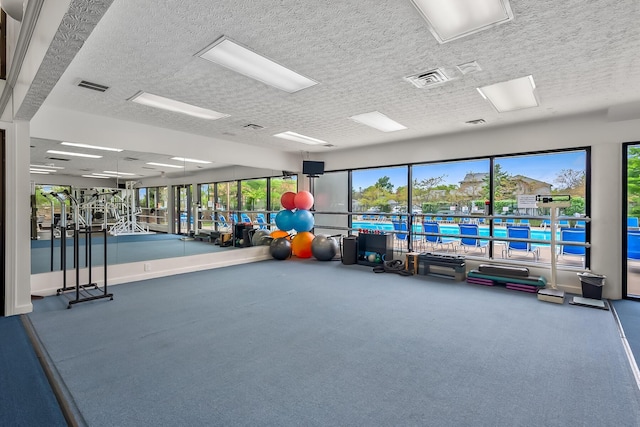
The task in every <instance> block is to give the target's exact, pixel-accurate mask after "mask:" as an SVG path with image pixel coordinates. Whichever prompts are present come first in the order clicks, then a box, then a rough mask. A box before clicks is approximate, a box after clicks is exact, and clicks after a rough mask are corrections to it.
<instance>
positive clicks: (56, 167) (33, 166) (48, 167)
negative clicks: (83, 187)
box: [29, 165, 64, 169]
mask: <svg viewBox="0 0 640 427" xmlns="http://www.w3.org/2000/svg"><path fill="white" fill-rule="evenodd" d="M29 166H30V167H32V168H46V169H64V168H63V167H62V166H51V165H29Z"/></svg>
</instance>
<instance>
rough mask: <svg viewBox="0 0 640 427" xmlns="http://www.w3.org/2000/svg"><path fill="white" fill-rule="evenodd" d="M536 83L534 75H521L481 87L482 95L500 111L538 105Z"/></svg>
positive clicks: (479, 90)
mask: <svg viewBox="0 0 640 427" xmlns="http://www.w3.org/2000/svg"><path fill="white" fill-rule="evenodd" d="M535 88H536V84H535V82H534V81H533V76H527V77H520V78H519V79H513V80H509V81H506V82H502V83H496V84H493V85H489V86H484V87H479V88H478V92H480V95H482V97H483V98H484V99H486V100H488V101H489V102H491V104H492V105H493V108H495V109H496V110H497V111H498V112H499V113H505V112H507V111H516V110H522V109H523V108H531V107H537V106H538V105H539V104H538V99H537V98H536V92H535Z"/></svg>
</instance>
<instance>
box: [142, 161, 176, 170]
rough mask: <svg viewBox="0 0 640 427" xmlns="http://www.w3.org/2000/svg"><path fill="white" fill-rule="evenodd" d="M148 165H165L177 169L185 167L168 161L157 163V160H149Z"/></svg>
mask: <svg viewBox="0 0 640 427" xmlns="http://www.w3.org/2000/svg"><path fill="white" fill-rule="evenodd" d="M147 164H148V165H151V166H165V167H167V168H176V169H182V168H184V166H179V165H168V164H166V163H155V162H147Z"/></svg>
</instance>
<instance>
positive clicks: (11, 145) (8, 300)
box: [4, 121, 33, 316]
mask: <svg viewBox="0 0 640 427" xmlns="http://www.w3.org/2000/svg"><path fill="white" fill-rule="evenodd" d="M29 146H30V136H29V122H25V121H15V122H13V123H7V127H6V157H7V162H6V186H5V190H6V203H7V205H6V216H5V218H6V240H5V245H6V254H5V267H6V271H5V273H4V274H5V279H6V289H5V314H6V315H7V316H11V315H15V314H22V313H29V312H31V311H32V310H33V306H32V304H31V241H30V229H29V227H30V200H29V195H30V194H31V187H30V182H29V160H30V151H29Z"/></svg>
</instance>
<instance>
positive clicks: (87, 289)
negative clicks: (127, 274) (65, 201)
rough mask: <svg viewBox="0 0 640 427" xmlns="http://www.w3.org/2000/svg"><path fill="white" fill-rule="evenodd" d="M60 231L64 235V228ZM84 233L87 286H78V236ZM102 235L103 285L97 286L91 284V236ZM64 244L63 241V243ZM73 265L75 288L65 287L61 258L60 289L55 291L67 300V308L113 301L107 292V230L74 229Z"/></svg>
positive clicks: (64, 262) (65, 277)
mask: <svg viewBox="0 0 640 427" xmlns="http://www.w3.org/2000/svg"><path fill="white" fill-rule="evenodd" d="M62 231H63V232H64V233H65V235H66V231H67V230H66V227H63V228H62ZM81 233H84V238H85V239H84V240H85V245H86V246H87V248H88V249H87V260H86V261H87V262H86V263H85V264H86V265H87V268H88V273H89V277H88V279H89V281H88V283H87V284H84V285H81V284H80V234H81ZM96 233H99V234H102V238H103V241H104V244H103V245H104V264H103V265H104V271H103V285H102V286H98V284H97V283H94V282H92V277H91V274H92V271H91V264H92V261H91V236H92V234H96ZM63 244H64V241H63ZM73 263H74V266H75V276H76V277H75V279H76V281H75V283H76V285H75V286H67V269H66V259H65V258H63V267H64V268H63V269H62V288H59V289H58V290H57V291H56V295H64V296H65V297H67V298H69V304H68V305H67V308H68V309H69V308H72V307H73V305H74V304H78V303H81V302H86V301H94V300H98V299H102V298H109V300H113V294H112V293H109V292H108V291H107V230H106V229H104V230H90V229H88V228H85V229H83V230H79V229H75V230H73ZM72 291H75V292H74V293H73V295H74V296H73V297H70V296H69V295H68V294H67V293H68V292H72ZM96 291H97V292H96Z"/></svg>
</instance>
